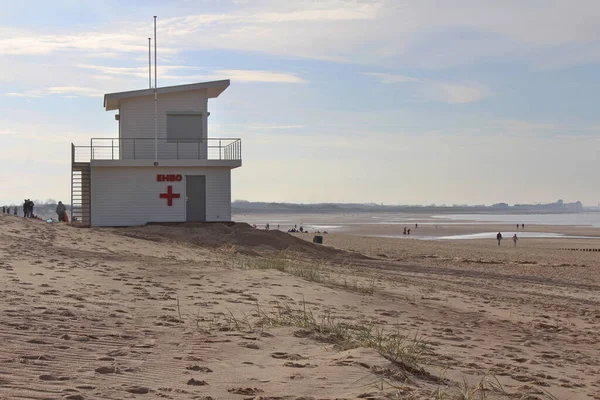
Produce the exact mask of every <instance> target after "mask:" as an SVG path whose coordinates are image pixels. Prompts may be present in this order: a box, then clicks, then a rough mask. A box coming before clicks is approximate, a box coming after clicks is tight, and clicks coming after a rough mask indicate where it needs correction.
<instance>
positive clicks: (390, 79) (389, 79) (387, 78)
mask: <svg viewBox="0 0 600 400" xmlns="http://www.w3.org/2000/svg"><path fill="white" fill-rule="evenodd" d="M365 75H369V76H374V77H375V78H377V79H378V80H379V82H381V83H385V84H389V83H410V82H421V80H420V79H418V78H413V77H410V76H405V75H394V74H382V73H379V72H368V73H366V74H365Z"/></svg>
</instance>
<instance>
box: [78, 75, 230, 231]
mask: <svg viewBox="0 0 600 400" xmlns="http://www.w3.org/2000/svg"><path fill="white" fill-rule="evenodd" d="M228 86H229V80H223V81H214V82H203V83H195V84H189V85H180V86H170V87H162V88H158V90H157V91H156V92H157V94H158V95H157V98H158V101H157V102H156V106H157V112H156V122H155V97H154V96H155V90H154V89H144V90H136V91H130V92H120V93H111V94H107V95H105V96H104V107H105V109H106V111H112V110H118V114H117V115H116V116H115V119H116V120H117V122H118V137H116V138H110V139H105V138H102V139H98V138H92V139H90V142H89V144H88V145H84V146H75V145H73V144H72V145H71V146H72V147H71V148H72V153H71V156H72V174H71V178H72V185H71V204H72V211H71V214H72V215H71V219H72V220H73V219H77V220H78V221H80V222H81V223H83V224H84V225H88V226H131V225H143V224H146V223H149V222H184V221H231V170H232V169H234V168H237V167H240V166H241V165H242V155H241V140H240V139H224V138H211V137H209V136H208V116H209V115H210V113H209V112H208V99H212V98H216V97H218V96H219V95H220V94H221V93H223V91H224V90H225V89H227V87H228ZM155 123H156V125H157V128H158V129H157V139H156V140H155Z"/></svg>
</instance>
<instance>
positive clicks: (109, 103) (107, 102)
mask: <svg viewBox="0 0 600 400" xmlns="http://www.w3.org/2000/svg"><path fill="white" fill-rule="evenodd" d="M229 84H230V82H229V79H226V80H222V81H212V82H200V83H191V84H188V85H177V86H166V87H161V88H158V94H159V95H160V94H166V93H180V92H192V91H195V90H206V96H207V97H208V98H209V99H213V98H215V97H219V95H220V94H221V93H223V92H224V91H225V89H227V88H228V87H229ZM153 95H154V89H142V90H132V91H129V92H119V93H108V94H105V95H104V107H105V108H106V111H111V110H118V109H119V105H120V104H121V99H129V98H133V97H142V96H153Z"/></svg>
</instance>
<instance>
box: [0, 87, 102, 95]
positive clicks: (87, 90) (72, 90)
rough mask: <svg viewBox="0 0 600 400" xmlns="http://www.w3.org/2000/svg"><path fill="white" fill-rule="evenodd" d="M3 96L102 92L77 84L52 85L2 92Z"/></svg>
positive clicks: (94, 93)
mask: <svg viewBox="0 0 600 400" xmlns="http://www.w3.org/2000/svg"><path fill="white" fill-rule="evenodd" d="M4 95H5V96H11V97H34V98H41V97H47V96H53V95H58V96H63V97H101V96H103V95H104V93H103V92H102V91H100V90H98V89H95V88H89V87H79V86H53V87H47V88H43V89H34V90H25V91H23V92H9V93H4Z"/></svg>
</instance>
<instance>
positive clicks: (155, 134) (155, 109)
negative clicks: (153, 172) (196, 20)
mask: <svg viewBox="0 0 600 400" xmlns="http://www.w3.org/2000/svg"><path fill="white" fill-rule="evenodd" d="M156 71H157V70H156V15H155V16H154V166H155V167H157V166H158V85H157V82H156Z"/></svg>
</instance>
